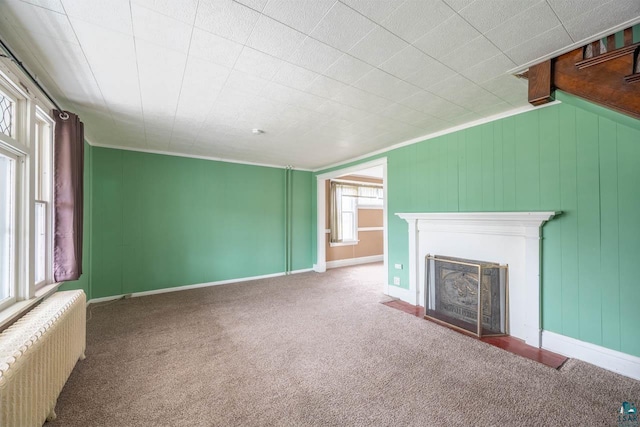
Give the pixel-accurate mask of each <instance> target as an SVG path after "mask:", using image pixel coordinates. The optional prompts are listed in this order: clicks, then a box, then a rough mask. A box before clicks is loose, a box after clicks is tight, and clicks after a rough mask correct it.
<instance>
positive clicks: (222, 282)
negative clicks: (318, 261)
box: [87, 268, 313, 305]
mask: <svg viewBox="0 0 640 427" xmlns="http://www.w3.org/2000/svg"><path fill="white" fill-rule="evenodd" d="M309 271H313V270H312V269H311V268H305V269H302V270H294V271H292V272H290V273H289V274H300V273H307V272H309ZM286 275H287V274H286V273H274V274H263V275H261V276H251V277H241V278H239V279H229V280H219V281H217V282H207V283H198V284H195V285H184V286H175V287H172V288H164V289H154V290H152V291H143V292H133V293H130V294H120V295H111V296H108V297H101V298H92V299H90V300H89V301H87V305H89V304H96V303H100V302H106V301H113V300H117V299H120V298H124V297H130V298H136V297H144V296H147V295H157V294H166V293H168V292H179V291H188V290H190V289H199V288H208V287H210V286H219V285H228V284H233V283H242V282H249V281H252V280H261V279H269V278H272V277H280V276H286Z"/></svg>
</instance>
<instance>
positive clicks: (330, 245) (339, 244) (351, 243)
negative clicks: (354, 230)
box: [329, 240, 360, 248]
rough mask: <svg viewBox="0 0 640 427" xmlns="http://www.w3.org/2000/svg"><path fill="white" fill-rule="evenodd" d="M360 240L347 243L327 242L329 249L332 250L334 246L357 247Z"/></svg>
mask: <svg viewBox="0 0 640 427" xmlns="http://www.w3.org/2000/svg"><path fill="white" fill-rule="evenodd" d="M358 242H360V240H349V241H348V242H335V243H334V242H329V247H331V248H333V247H334V246H353V245H357V244H358Z"/></svg>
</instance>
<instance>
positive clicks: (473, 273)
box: [424, 255, 509, 337]
mask: <svg viewBox="0 0 640 427" xmlns="http://www.w3.org/2000/svg"><path fill="white" fill-rule="evenodd" d="M479 277H480V278H482V280H480V281H479V280H478V278H479ZM478 283H480V286H479V285H478ZM424 295H425V301H424V307H425V318H428V319H432V320H435V321H437V322H440V323H445V324H447V325H449V326H451V327H453V328H455V329H459V330H462V331H464V332H467V333H471V334H473V335H475V336H477V337H483V336H498V335H507V334H508V333H509V307H508V301H509V286H508V266H507V265H500V264H497V263H488V262H482V261H472V260H466V259H460V258H451V257H444V256H440V255H427V256H426V257H425V293H424Z"/></svg>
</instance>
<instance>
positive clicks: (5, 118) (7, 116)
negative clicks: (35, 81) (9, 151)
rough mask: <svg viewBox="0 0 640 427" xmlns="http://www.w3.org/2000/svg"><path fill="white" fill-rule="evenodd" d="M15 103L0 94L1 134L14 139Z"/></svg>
mask: <svg viewBox="0 0 640 427" xmlns="http://www.w3.org/2000/svg"><path fill="white" fill-rule="evenodd" d="M13 111H14V110H13V101H12V100H11V98H8V97H6V96H4V94H3V93H2V92H0V132H2V133H4V134H5V135H7V136H10V137H13Z"/></svg>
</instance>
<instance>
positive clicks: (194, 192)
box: [65, 147, 312, 298]
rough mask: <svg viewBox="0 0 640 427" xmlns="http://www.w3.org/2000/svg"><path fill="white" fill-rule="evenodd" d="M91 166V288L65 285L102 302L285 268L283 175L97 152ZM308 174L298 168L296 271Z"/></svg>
mask: <svg viewBox="0 0 640 427" xmlns="http://www.w3.org/2000/svg"><path fill="white" fill-rule="evenodd" d="M88 169H90V170H91V174H90V175H91V179H90V180H89V181H90V183H91V184H90V191H89V193H90V194H89V196H90V197H89V198H88V199H90V201H91V205H92V206H91V211H90V214H89V215H85V218H90V222H89V228H88V229H87V233H90V235H89V240H90V242H89V244H88V245H87V244H86V243H87V242H86V240H85V246H86V247H90V255H91V262H90V267H89V268H88V269H85V275H86V277H85V275H83V279H82V280H84V281H88V284H87V283H85V284H83V285H81V284H78V283H68V284H65V287H67V288H71V287H80V286H82V287H86V288H87V289H86V291H88V292H87V293H88V294H89V297H90V298H100V297H105V296H112V295H120V294H126V293H133V292H142V291H150V290H157V289H162V288H168V287H175V286H183V285H189V284H198V283H206V282H214V281H219V280H229V279H237V278H243V277H251V276H259V275H265V274H272V273H280V272H283V271H284V268H285V251H284V243H285V242H284V169H278V168H269V167H259V166H250V165H240V164H233V163H225V162H217V161H209V160H199V159H191V158H184V157H174V156H165V155H157V154H147V153H140V152H133V151H124V150H115V149H107V148H98V147H93V148H92V149H91V159H90V162H89V168H88ZM311 177H312V175H311V173H310V172H301V171H294V177H293V194H294V204H293V232H294V236H295V237H294V240H293V269H294V270H296V269H305V268H310V267H311V235H310V230H311ZM86 212H89V211H88V210H87V211H86ZM85 221H86V219H85ZM85 223H86V222H85Z"/></svg>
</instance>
